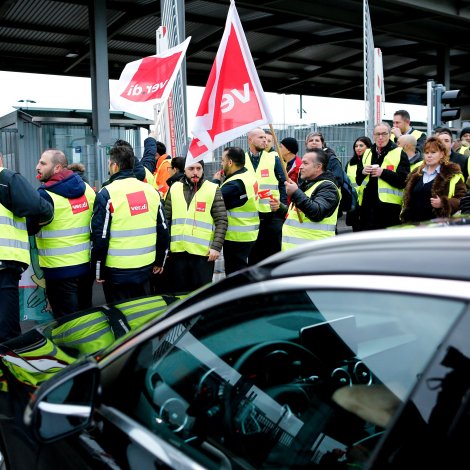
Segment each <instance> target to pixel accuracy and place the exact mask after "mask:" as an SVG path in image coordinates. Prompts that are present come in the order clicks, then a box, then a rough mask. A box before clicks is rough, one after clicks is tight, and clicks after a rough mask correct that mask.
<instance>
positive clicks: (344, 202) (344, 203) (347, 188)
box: [339, 170, 359, 212]
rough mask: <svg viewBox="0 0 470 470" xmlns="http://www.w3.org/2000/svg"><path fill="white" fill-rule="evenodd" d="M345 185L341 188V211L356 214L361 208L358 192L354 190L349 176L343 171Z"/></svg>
mask: <svg viewBox="0 0 470 470" xmlns="http://www.w3.org/2000/svg"><path fill="white" fill-rule="evenodd" d="M343 173H344V175H343V184H342V186H341V188H340V189H341V202H340V203H339V210H340V211H342V212H354V211H356V210H357V208H358V207H359V202H358V197H357V191H356V189H355V188H353V186H352V184H351V180H350V179H349V176H348V174H347V173H346V172H345V171H344V170H343Z"/></svg>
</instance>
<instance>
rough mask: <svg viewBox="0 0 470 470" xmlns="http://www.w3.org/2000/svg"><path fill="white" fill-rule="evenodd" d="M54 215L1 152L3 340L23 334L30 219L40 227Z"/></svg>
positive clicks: (0, 307) (0, 331)
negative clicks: (5, 162) (22, 292)
mask: <svg viewBox="0 0 470 470" xmlns="http://www.w3.org/2000/svg"><path fill="white" fill-rule="evenodd" d="M53 215H54V211H53V208H52V205H51V204H50V203H49V202H47V201H46V200H45V199H43V198H41V197H40V196H39V194H38V192H37V191H36V190H35V189H33V187H32V186H31V184H30V183H29V182H28V181H27V180H26V178H24V177H23V176H21V175H20V174H19V173H17V172H15V171H12V170H8V169H6V168H4V167H3V156H2V154H1V153H0V342H3V341H6V340H8V339H10V338H14V337H15V336H17V335H19V334H20V333H21V328H20V295H19V287H18V285H19V281H20V278H21V274H22V273H23V272H24V271H25V270H26V269H27V268H28V266H29V264H30V262H31V260H30V254H29V240H28V229H27V218H28V221H29V219H30V218H34V219H36V224H37V225H38V227H39V226H44V225H46V224H48V223H50V222H51V221H52V218H53ZM33 233H34V232H30V234H33Z"/></svg>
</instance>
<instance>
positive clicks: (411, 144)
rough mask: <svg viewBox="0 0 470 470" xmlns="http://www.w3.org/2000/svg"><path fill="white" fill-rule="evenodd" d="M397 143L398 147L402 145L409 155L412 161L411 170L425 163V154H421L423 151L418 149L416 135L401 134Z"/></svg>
mask: <svg viewBox="0 0 470 470" xmlns="http://www.w3.org/2000/svg"><path fill="white" fill-rule="evenodd" d="M397 145H398V147H401V148H402V149H403V151H404V152H405V153H406V155H407V156H408V160H409V162H410V172H411V171H413V170H414V169H415V168H417V167H418V166H420V165H421V164H422V163H423V156H422V155H421V152H419V151H416V145H417V141H416V137H415V136H414V135H411V134H403V135H401V136H400V137H398V140H397Z"/></svg>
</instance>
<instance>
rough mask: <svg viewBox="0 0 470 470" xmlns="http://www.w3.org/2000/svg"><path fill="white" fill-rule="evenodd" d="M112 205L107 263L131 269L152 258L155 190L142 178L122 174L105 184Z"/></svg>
mask: <svg viewBox="0 0 470 470" xmlns="http://www.w3.org/2000/svg"><path fill="white" fill-rule="evenodd" d="M106 189H107V190H108V193H109V196H110V201H111V204H112V207H113V214H112V220H111V236H110V238H109V246H108V255H107V256H106V266H108V267H109V268H118V269H131V268H141V267H143V266H149V265H151V264H153V263H154V262H155V254H156V244H157V214H158V209H159V207H160V196H159V194H158V191H155V189H154V188H153V187H152V186H151V185H149V184H147V183H144V182H143V181H139V180H137V179H135V178H124V179H118V180H115V181H113V182H112V183H111V184H109V185H108V186H106Z"/></svg>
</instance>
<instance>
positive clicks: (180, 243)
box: [170, 181, 217, 256]
mask: <svg viewBox="0 0 470 470" xmlns="http://www.w3.org/2000/svg"><path fill="white" fill-rule="evenodd" d="M183 187H184V186H183V183H181V182H180V181H177V182H176V183H174V184H173V186H171V188H170V191H171V216H172V220H171V242H170V251H171V252H172V253H181V252H184V251H186V252H187V253H191V254H193V255H199V256H207V254H208V253H209V249H210V245H211V242H212V240H213V239H214V228H215V227H214V220H213V218H212V215H211V209H212V204H213V203H214V199H215V192H216V190H217V185H216V184H214V183H211V182H210V181H204V183H203V184H202V186H201V187H200V188H199V189H198V190H197V192H196V193H195V194H194V196H193V198H192V200H191V203H190V204H189V207H188V205H187V203H186V199H185V197H184V192H183Z"/></svg>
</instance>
